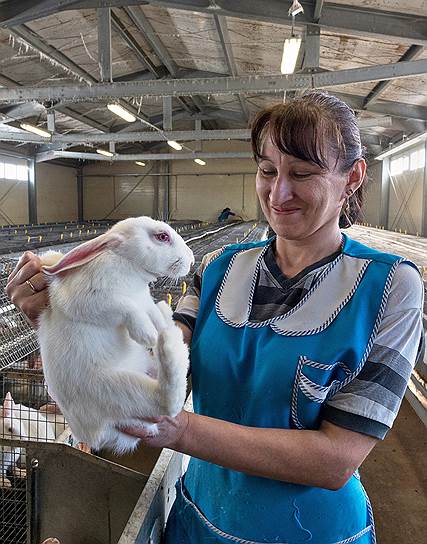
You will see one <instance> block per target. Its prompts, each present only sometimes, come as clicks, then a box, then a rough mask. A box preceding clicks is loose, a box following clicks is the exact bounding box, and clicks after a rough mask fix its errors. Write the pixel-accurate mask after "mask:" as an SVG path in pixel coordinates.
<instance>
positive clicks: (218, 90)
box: [0, 59, 427, 103]
mask: <svg viewBox="0 0 427 544" xmlns="http://www.w3.org/2000/svg"><path fill="white" fill-rule="evenodd" d="M425 73H427V59H423V60H415V61H407V62H406V61H405V62H396V63H392V64H381V65H372V66H366V67H363V68H352V69H349V70H337V71H335V72H321V73H317V74H291V75H277V76H240V77H224V78H207V79H203V78H200V79H197V80H188V79H170V80H167V79H166V80H151V81H150V80H148V81H129V82H120V83H111V84H106V83H97V84H93V85H91V86H87V87H86V86H85V87H82V86H79V85H63V86H61V85H55V86H46V87H38V88H34V87H31V88H29V87H28V88H24V87H18V88H16V89H0V102H9V103H13V102H22V101H26V100H37V101H43V100H76V99H77V100H78V99H88V100H91V99H109V98H120V97H124V96H127V97H130V96H143V95H148V96H180V95H182V96H193V95H195V94H198V95H212V94H223V95H224V94H225V95H227V94H235V93H236V92H237V93H240V92H241V93H246V94H248V93H271V92H280V91H284V90H299V89H302V88H304V89H307V88H323V87H333V86H337V85H345V84H349V83H358V82H362V81H381V80H383V79H384V80H385V79H396V78H401V77H407V76H412V75H420V74H425Z"/></svg>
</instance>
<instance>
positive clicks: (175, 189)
mask: <svg viewBox="0 0 427 544" xmlns="http://www.w3.org/2000/svg"><path fill="white" fill-rule="evenodd" d="M224 144H226V145H224ZM195 145H196V144H195V143H190V144H189V147H190V148H192V149H194V148H195ZM224 149H226V150H227V151H250V145H249V143H248V142H239V141H228V142H203V146H202V150H203V151H206V152H209V151H213V152H214V151H218V152H219V151H224ZM171 171H172V173H173V174H175V175H174V176H172V177H171V182H170V213H171V218H172V219H200V220H202V221H214V220H215V219H216V218H217V217H218V215H219V213H220V212H221V210H222V209H223V208H225V207H226V206H228V207H230V208H231V209H232V210H233V211H234V212H236V213H237V214H239V215H241V216H242V217H243V218H244V219H255V218H256V217H257V200H256V193H255V172H256V166H255V163H254V162H253V161H252V160H251V159H206V166H199V165H197V164H196V163H195V162H194V161H172V162H171ZM194 174H199V175H194Z"/></svg>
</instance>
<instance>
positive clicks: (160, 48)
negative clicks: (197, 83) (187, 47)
mask: <svg viewBox="0 0 427 544" xmlns="http://www.w3.org/2000/svg"><path fill="white" fill-rule="evenodd" d="M124 10H125V12H126V14H127V16H128V17H129V18H130V20H131V21H132V22H133V24H134V25H135V26H136V28H137V29H138V30H139V31H140V32H141V33H142V35H143V36H144V38H145V39H146V40H147V41H148V42H149V44H150V45H151V47H152V48H153V50H154V52H155V53H156V55H157V57H158V58H159V60H160V61H161V62H162V63H163V64H164V65H165V66H166V68H167V69H168V71H169V73H170V74H171V76H172V77H176V76H177V74H178V71H179V66H178V65H177V64H176V62H175V61H174V60H173V58H172V57H171V55H170V53H169V51H168V50H167V49H166V47H165V45H164V44H163V42H162V41H161V40H160V38H159V37H158V36H157V33H156V31H155V30H154V28H153V27H152V25H151V23H150V21H149V20H148V18H147V17H146V15H145V13H144V12H143V11H142V9H141V8H140V7H139V6H135V7H127V8H125V9H124Z"/></svg>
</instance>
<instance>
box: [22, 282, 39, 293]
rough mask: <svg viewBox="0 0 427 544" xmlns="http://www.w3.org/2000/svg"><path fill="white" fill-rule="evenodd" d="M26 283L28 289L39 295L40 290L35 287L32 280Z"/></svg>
mask: <svg viewBox="0 0 427 544" xmlns="http://www.w3.org/2000/svg"><path fill="white" fill-rule="evenodd" d="M25 283H26V284H27V285H28V287H29V288H30V289H31V291H32V292H33V293H38V290H37V289H36V288H35V287H34V285H33V284H32V283H31V281H30V280H26V282H25Z"/></svg>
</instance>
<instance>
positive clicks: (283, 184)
mask: <svg viewBox="0 0 427 544" xmlns="http://www.w3.org/2000/svg"><path fill="white" fill-rule="evenodd" d="M292 197H293V189H292V183H291V182H290V181H289V179H288V177H287V176H286V174H284V173H279V174H278V175H277V177H276V179H275V180H274V184H273V186H272V187H271V191H270V201H271V202H273V203H275V204H280V203H281V202H285V201H287V200H290V199H291V198H292Z"/></svg>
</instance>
